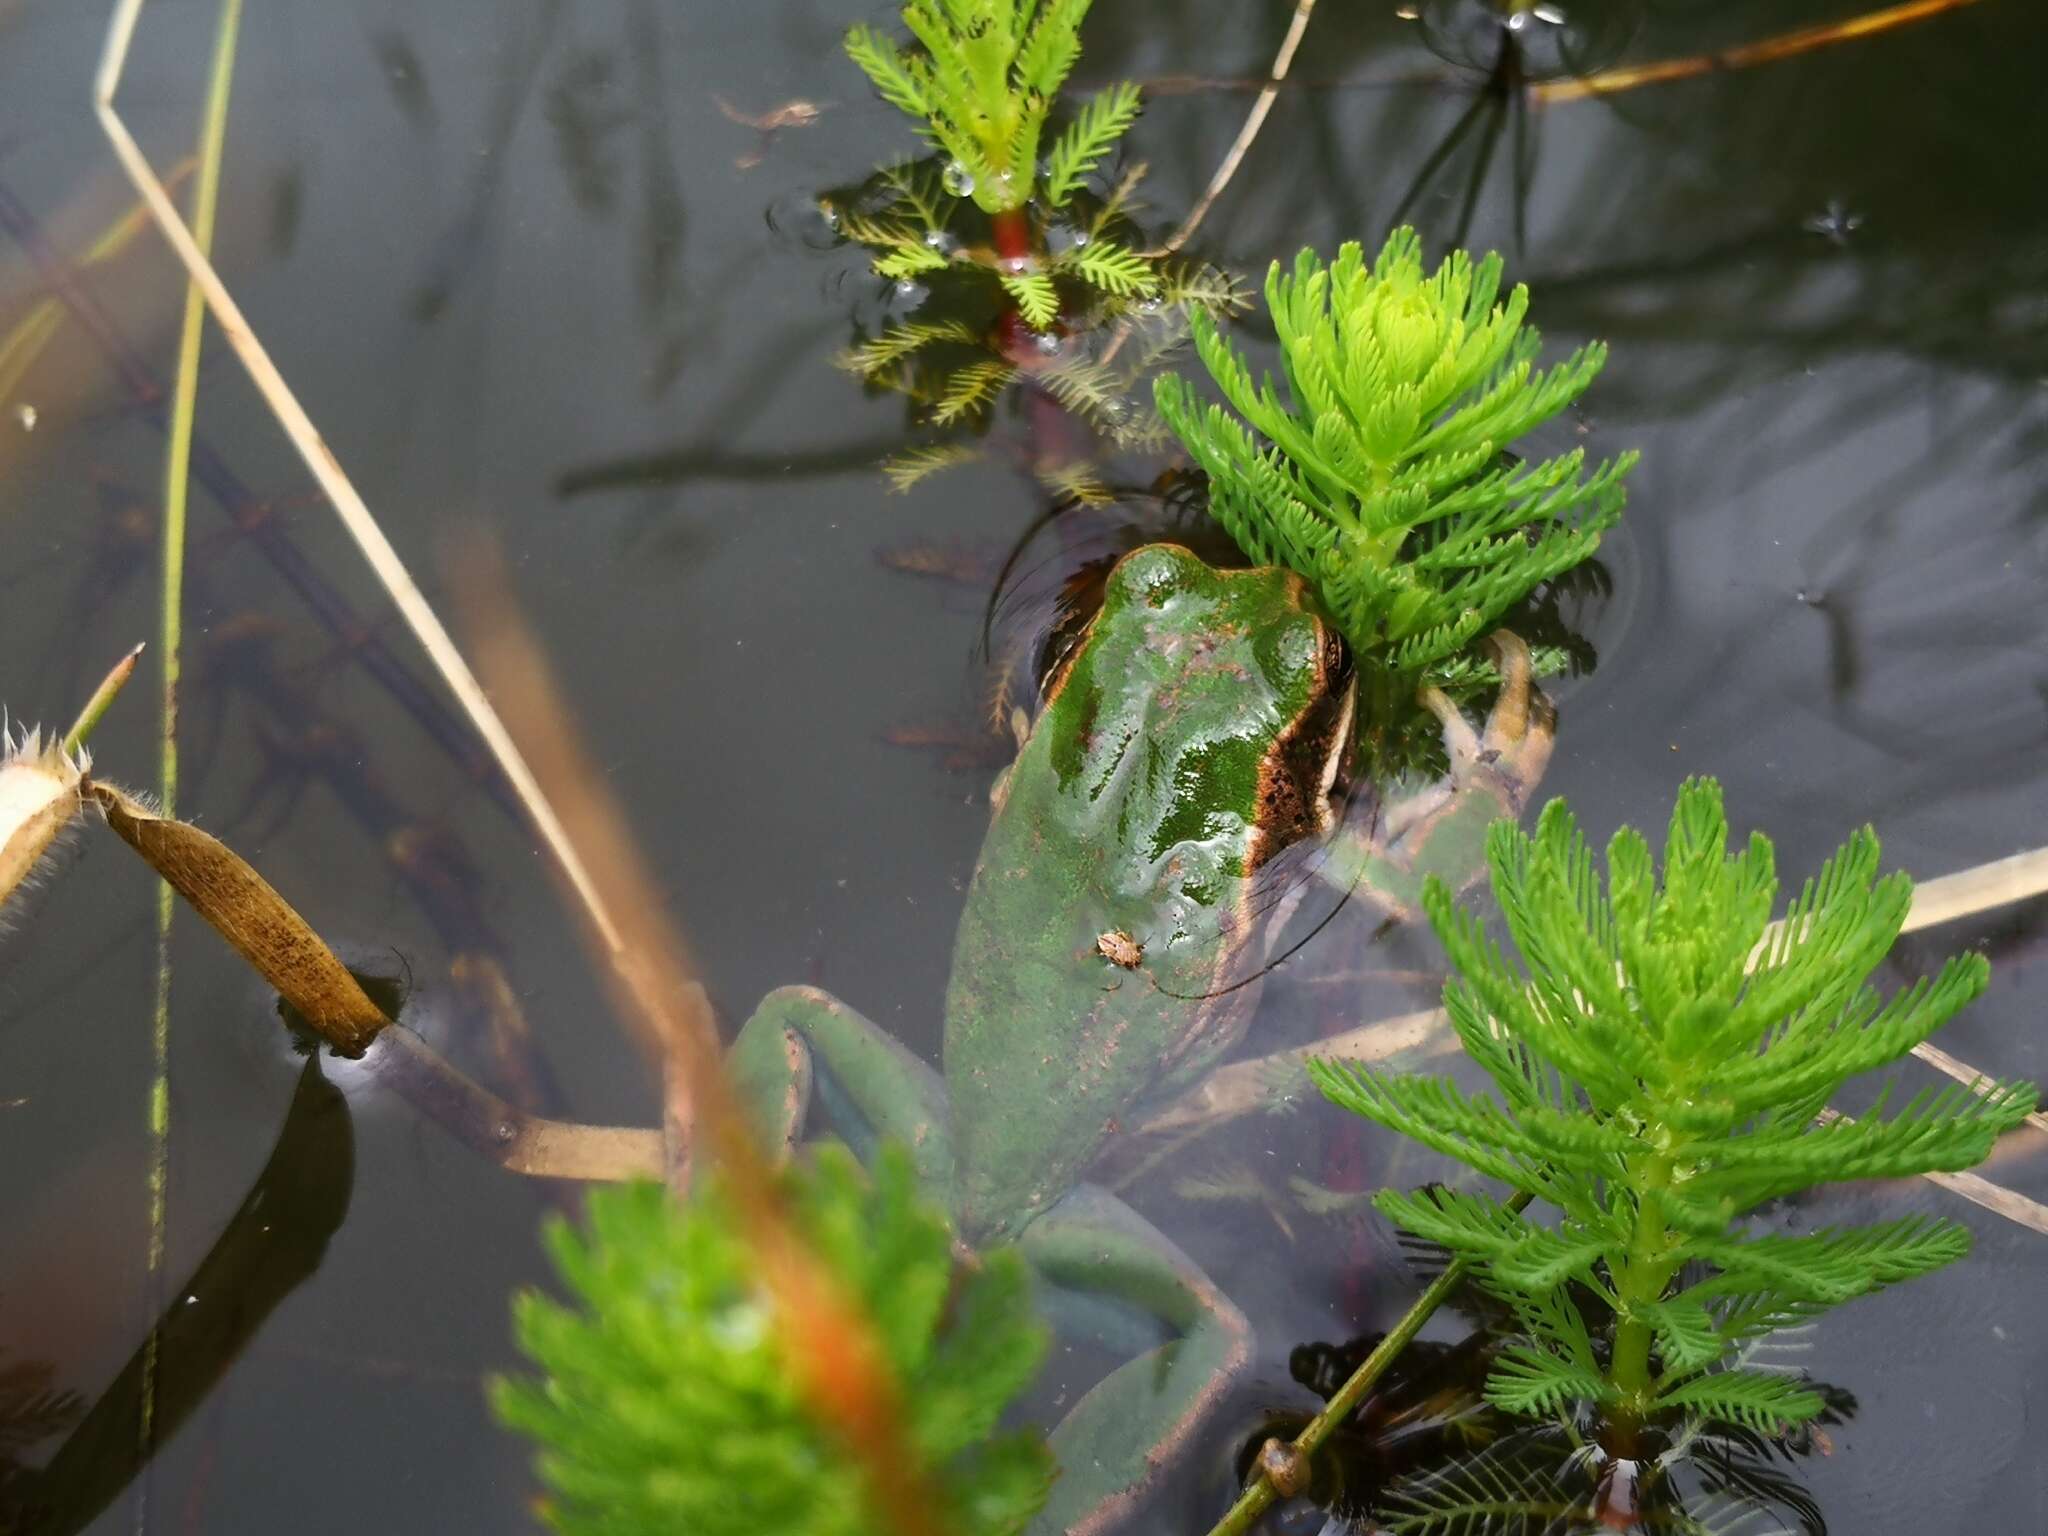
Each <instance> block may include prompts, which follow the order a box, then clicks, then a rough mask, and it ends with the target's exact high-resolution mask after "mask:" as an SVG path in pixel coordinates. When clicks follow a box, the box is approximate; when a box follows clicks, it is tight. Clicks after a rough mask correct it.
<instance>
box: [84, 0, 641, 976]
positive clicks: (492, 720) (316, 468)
mask: <svg viewBox="0 0 2048 1536" xmlns="http://www.w3.org/2000/svg"><path fill="white" fill-rule="evenodd" d="M141 10H142V0H119V3H118V4H117V5H116V7H115V10H114V15H113V19H112V20H111V21H110V22H109V24H108V27H107V40H106V47H105V49H104V50H103V52H102V54H101V56H100V65H99V71H98V73H97V75H96V76H95V77H94V82H93V109H94V111H95V112H96V113H97V114H98V117H99V120H100V126H101V128H102V130H103V131H104V132H105V133H106V136H107V141H108V143H109V144H111V145H112V146H113V150H114V155H115V157H116V158H117V159H118V160H119V161H120V162H121V167H122V169H123V170H124V171H125V172H126V173H127V175H128V179H129V180H130V181H131V182H132V183H133V184H134V186H135V189H136V191H137V192H139V193H141V195H142V199H143V201H144V202H145V203H147V204H148V205H149V211H150V214H151V216H152V217H153V218H154V219H155V220H156V224H157V228H158V229H160V230H161V231H162V232H163V236H164V239H165V240H167V241H169V242H170V246H171V249H172V251H174V252H175V253H176V254H177V257H178V260H179V261H180V262H181V263H182V264H183V265H184V267H185V271H186V273H187V275H188V276H189V277H190V278H191V280H192V282H193V283H194V284H196V285H197V287H198V288H199V291H200V293H201V295H202V296H203V297H204V298H205V300H206V307H207V309H208V310H209V311H211V312H212V314H213V318H214V320H215V322H216V323H217V324H218V325H219V326H220V328H221V334H222V335H223V336H224V337H225V338H226V339H227V343H228V345H229V346H230V347H231V348H233V349H234V353H235V355H236V356H237V357H238V358H240V359H241V361H242V366H243V367H244V368H246V369H247V370H248V371H249V377H250V379H251V381H252V382H254V384H255V385H256V388H257V390H258V391H259V392H260V393H261V394H262V396H263V398H264V400H265V402H266V403H267V404H268V405H269V406H270V409H271V411H272V413H273V414H274V415H275V416H276V417H277V420H278V424H279V425H280V426H281V427H283V429H284V432H285V435H286V436H287V437H289V438H290V439H291V442H292V446H293V447H294V448H296V449H297V450H298V453H299V457H300V458H301V459H303V460H304V461H305V464H306V467H307V469H308V470H310V471H311V473H312V475H313V478H314V479H315V480H316V481H317V482H318V483H319V485H320V488H321V489H322V490H323V491H325V492H326V493H327V496H328V499H329V500H330V501H332V502H333V504H334V510H335V513H336V515H337V516H339V517H340V519H341V521H342V526H343V527H345V528H346V529H347V530H348V532H349V535H350V537H352V538H353V539H354V540H355V541H356V545H357V547H358V548H359V549H361V550H362V552H363V557H364V559H366V560H367V561H368V562H369V564H370V569H371V570H372V571H373V572H375V574H376V576H377V579H378V580H379V581H380V582H381V583H383V586H384V590H385V591H386V592H387V593H389V594H390V597H391V601H392V603H393V604H394V605H395V606H396V607H397V609H398V611H399V613H400V614H402V615H403V616H404V618H405V621H406V623H407V625H409V626H410V627H411V629H412V632H413V634H414V635H415V636H416V637H417V638H418V640H419V642H420V645H421V647H422V648H423V649H424V650H425V651H426V653H427V656H428V659H429V660H431V661H432V662H433V664H434V666H435V669H436V670H437V671H439V672H440V674H441V677H442V680H443V681H444V682H446V683H447V685H448V687H449V689H450V691H451V692H453V693H454V695H455V697H456V700H457V702H458V703H460V704H461V706H462V708H463V711H464V712H465V713H466V714H467V715H468V716H469V718H470V721H471V723H472V724H473V725H474V726H475V727H476V729H477V732H478V734H480V735H481V736H482V737H483V739H484V741H485V743H486V744H487V745H488V746H489V747H490V749H491V754H492V756H493V757H495V758H496V759H497V762H498V765H499V767H500V769H502V770H503V772H504V774H505V777H506V779H507V780H508V781H509V782H510V783H511V785H512V788H513V791H514V793H515V794H517V795H518V797H519V800H520V803H521V804H522V805H523V806H524V807H525V809H526V813H527V815H528V816H529V817H531V818H532V820H533V824H534V826H535V828H536V829H537V830H538V831H539V832H540V834H541V837H542V839H543V840H544V841H545V842H546V843H547V845H548V849H549V852H551V853H552V854H553V855H554V857H555V860H556V862H557V863H558V864H560V866H561V868H562V872H563V874H564V876H565V877H566V878H567V879H568V882H569V885H570V888H571V889H572V890H573V891H574V892H575V893H576V896H577V899H578V900H579V901H580V902H581V903H582V905H583V907H584V910H585V911H586V912H587V913H588V915H589V917H590V921H591V923H592V924H593V925H594V926H595V927H596V929H597V931H598V933H599V934H600V935H601V936H602V937H603V940H604V943H605V945H606V947H607V949H610V950H614V951H615V950H617V949H618V948H619V946H620V943H621V940H620V937H619V930H618V926H617V924H616V923H615V922H614V920H613V916H612V914H611V913H610V912H608V911H607V910H606V909H605V907H604V903H603V901H602V899H601V898H600V897H599V895H598V892H597V888H596V887H595V885H593V884H592V882H591V879H590V875H589V872H588V871H587V870H585V869H584V867H583V863H582V860H581V859H580V858H579V857H578V856H577V852H576V849H575V848H574V846H573V845H572V844H571V843H570V841H569V839H568V836H567V835H566V834H565V833H564V831H563V829H562V824H561V821H560V820H559V818H557V816H556V815H555V812H554V809H553V807H552V806H550V805H549V804H548V801H547V797H546V796H545V795H544V794H543V793H542V792H541V789H540V786H539V784H537V783H536V782H535V780H534V777H533V774H532V771H531V770H530V769H528V767H527V766H526V761H525V759H524V758H522V757H521V756H520V755H519V749H518V748H517V747H516V746H515V745H514V744H513V742H512V738H511V737H510V736H509V735H508V734H507V733H506V731H505V727H504V725H503V723H502V722H501V721H500V720H499V719H498V713H497V711H496V710H495V709H493V708H492V707H491V701H490V700H489V699H488V698H487V697H485V695H484V691H483V688H482V687H481V686H480V685H479V684H478V682H477V680H476V677H475V676H474V674H472V673H471V671H470V670H469V666H468V664H467V663H466V662H464V661H463V659H462V655H461V653H460V652H459V651H458V650H457V649H456V647H455V642H454V641H453V640H452V639H450V638H449V635H448V631H447V629H446V628H445V627H444V626H443V625H442V623H441V621H440V619H439V618H438V617H437V616H436V615H435V613H434V610H433V607H432V606H431V605H430V604H429V603H428V602H427V600H426V597H425V596H424V595H423V594H422V593H421V591H420V589H419V587H418V585H417V584H416V583H415V582H414V581H413V579H412V576H411V574H410V573H409V572H408V571H407V570H406V568H405V562H404V561H403V560H401V559H400V558H399V556H398V552H397V551H396V550H395V549H393V548H392V546H391V541H390V540H389V539H387V538H386V537H385V536H384V531H383V529H381V528H380V527H378V525H377V520H376V518H374V517H373V516H372V515H371V513H370V509H369V507H368V506H367V505H366V504H365V503H364V501H363V499H362V497H361V495H359V494H358V493H357V491H356V488H355V486H354V485H353V484H352V483H351V482H350V480H349V478H348V476H347V474H346V473H344V472H343V470H342V467H341V464H340V461H339V460H337V459H336V458H335V456H334V453H333V450H332V449H330V448H329V447H328V446H327V444H326V443H325V442H324V441H323V440H322V439H321V436H320V432H319V429H318V428H316V427H315V426H314V425H313V420H312V418H311V417H310V416H308V415H307V414H306V410H305V407H303V406H302V405H300V404H299V401H298V397H297V396H295V395H294V394H293V393H292V391H291V388H290V386H289V385H287V384H286V383H285V381H284V375H283V374H282V373H280V372H279V371H278V368H277V365H276V364H275V363H274V362H272V361H271V358H270V354H269V353H268V352H267V351H265V350H264V347H263V344H262V342H260V341H259V340H258V339H257V337H256V333H255V331H254V330H253V329H251V327H250V325H249V322H248V319H247V318H246V317H245V316H244V315H243V314H242V311H241V307H240V306H239V305H237V304H236V303H235V300H234V296H233V295H232V294H230V293H229V292H228V289H227V285H226V284H225V283H224V282H222V281H221V278H220V274H219V273H218V272H216V271H215V270H214V268H213V264H212V263H211V262H210V261H208V260H207V258H206V254H205V253H204V252H203V251H201V250H200V249H199V247H198V245H197V244H196V243H195V242H194V240H193V238H192V232H191V231H190V230H189V229H187V228H186V226H185V223H184V221H183V220H182V219H181V218H180V217H179V216H178V210H177V209H176V208H175V207H174V206H172V204H171V200H170V198H169V196H168V195H167V194H166V193H165V191H164V188H163V184H162V183H161V182H160V181H158V180H157V177H156V174H155V172H153V171H152V170H151V169H150V167H149V161H148V160H147V159H146V158H145V157H144V156H143V153H142V150H141V148H140V147H139V146H138V145H137V144H136V142H135V139H134V137H133V135H131V134H130V133H129V131H128V128H127V125H126V124H124V123H123V122H122V121H121V117H120V114H119V113H117V112H116V111H115V110H114V94H115V91H116V90H117V89H118V88H119V86H120V83H121V73H122V69H123V67H124V66H125V65H126V63H127V59H128V49H129V46H130V44H131V43H132V42H133V41H134V36H135V24H136V20H137V18H138V16H139V15H140V13H141Z"/></svg>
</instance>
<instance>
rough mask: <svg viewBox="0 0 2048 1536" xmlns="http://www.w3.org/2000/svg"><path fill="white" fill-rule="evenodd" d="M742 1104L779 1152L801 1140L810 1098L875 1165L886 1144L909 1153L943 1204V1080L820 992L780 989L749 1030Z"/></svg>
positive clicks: (744, 1040) (734, 1054)
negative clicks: (876, 1153)
mask: <svg viewBox="0 0 2048 1536" xmlns="http://www.w3.org/2000/svg"><path fill="white" fill-rule="evenodd" d="M727 1065H728V1067H729V1069H730V1070H731V1073H732V1078H733V1085H734V1087H735V1088H736V1089H737V1090H738V1091H739V1094H740V1099H741V1102H742V1103H743V1104H744V1105H745V1106H746V1108H747V1110H748V1112H749V1113H750V1114H751V1116H752V1117H753V1120H754V1123H755V1124H756V1125H757V1126H759V1127H760V1130H761V1134H762V1135H763V1137H764V1138H766V1139H767V1141H768V1142H769V1143H770V1145H771V1147H772V1148H774V1149H775V1150H777V1151H787V1150H788V1149H789V1148H790V1147H793V1146H794V1145H795V1144H796V1142H797V1141H798V1140H799V1139H801V1137H802V1136H803V1133H804V1126H805V1122H806V1121H807V1119H808V1118H809V1114H810V1108H811V1101H812V1099H813V1097H816V1098H818V1099H820V1100H822V1101H823V1106H822V1107H823V1108H824V1110H825V1113H826V1118H827V1119H828V1120H829V1121H830V1123H831V1125H832V1128H833V1129H834V1130H835V1131H837V1132H838V1133H839V1135H840V1136H841V1137H842V1138H843V1139H844V1140H845V1141H846V1142H847V1144H848V1145H849V1146H851V1147H852V1148H853V1150H854V1153H855V1155H857V1156H858V1157H860V1158H861V1159H862V1161H866V1160H867V1159H868V1157H869V1155H870V1154H871V1153H872V1152H873V1150H874V1147H875V1144H876V1143H877V1142H878V1141H881V1140H882V1139H884V1138H889V1139H893V1140H896V1141H899V1142H901V1143H902V1144H903V1145H904V1146H906V1147H908V1148H909V1149H910V1155H911V1159H912V1161H913V1162H914V1163H915V1165H916V1167H917V1172H918V1179H919V1182H920V1183H921V1184H923V1186H924V1187H925V1188H926V1189H927V1190H929V1191H932V1192H934V1194H935V1195H937V1197H938V1198H940V1199H943V1198H944V1196H943V1191H944V1190H946V1189H947V1187H948V1185H949V1183H950V1180H951V1177H952V1165H953V1153H952V1135H951V1130H950V1127H949V1126H948V1124H947V1119H946V1089H945V1084H944V1083H943V1082H942V1081H941V1080H940V1078H939V1074H938V1073H936V1072H934V1071H933V1070H932V1069H931V1068H930V1067H929V1066H927V1065H926V1064H925V1063H924V1062H923V1061H921V1060H919V1059H918V1058H917V1056H915V1055H914V1054H912V1053H911V1052H910V1051H908V1050H906V1049H905V1048H904V1047H903V1045H902V1044H901V1043H899V1042H898V1041H897V1040H896V1039H895V1038H894V1037H893V1036H891V1035H890V1034H889V1033H888V1032H887V1031H886V1030H884V1029H882V1028H881V1027H880V1026H878V1025H876V1024H875V1023H874V1022H873V1021H871V1020H870V1019H868V1018H867V1017H866V1016H865V1015H864V1014H861V1013H859V1012H857V1011H856V1010H854V1009H852V1008H849V1007H847V1005H846V1004H844V1003H842V1002H841V1001H839V999H838V998H836V997H834V996H833V995H832V994H831V993H829V992H825V991H821V990H820V989H819V988H817V987H778V988H777V989H776V990H775V991H773V992H770V993H769V994H768V995H767V996H766V997H764V998H762V999H761V1003H760V1006H759V1007H757V1008H756V1009H755V1010H754V1012H753V1016H752V1017H751V1018H749V1019H748V1020H747V1022H746V1023H745V1024H744V1025H743V1026H741V1029H740V1032H739V1036H738V1038H736V1039H735V1040H734V1041H733V1043H732V1049H731V1052H730V1053H729V1055H728V1057H727Z"/></svg>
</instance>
